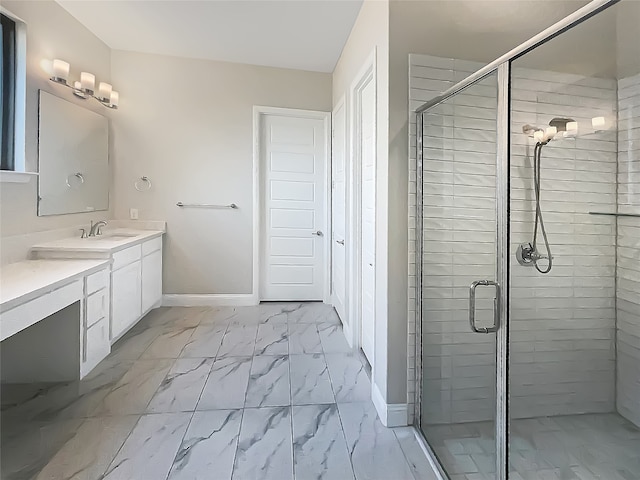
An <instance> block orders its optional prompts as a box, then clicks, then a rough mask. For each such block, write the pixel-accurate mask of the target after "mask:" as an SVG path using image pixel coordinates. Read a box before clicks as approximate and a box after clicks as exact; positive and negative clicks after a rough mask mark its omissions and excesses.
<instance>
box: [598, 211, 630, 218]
mask: <svg viewBox="0 0 640 480" xmlns="http://www.w3.org/2000/svg"><path fill="white" fill-rule="evenodd" d="M589 215H609V216H611V217H636V218H640V213H616V212H589Z"/></svg>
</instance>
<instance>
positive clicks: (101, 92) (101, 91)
mask: <svg viewBox="0 0 640 480" xmlns="http://www.w3.org/2000/svg"><path fill="white" fill-rule="evenodd" d="M111 89H112V87H111V84H110V83H107V82H100V85H99V86H98V98H99V99H100V100H104V101H106V102H108V101H109V100H110V99H111Z"/></svg>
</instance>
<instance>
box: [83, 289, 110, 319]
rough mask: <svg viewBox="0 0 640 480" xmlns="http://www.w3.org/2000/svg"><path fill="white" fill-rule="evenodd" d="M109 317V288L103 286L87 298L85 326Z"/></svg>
mask: <svg viewBox="0 0 640 480" xmlns="http://www.w3.org/2000/svg"><path fill="white" fill-rule="evenodd" d="M108 317H109V290H108V289H107V288H103V289H102V290H99V291H97V292H95V293H93V294H91V295H89V297H88V298H87V327H90V326H91V325H93V324H95V323H97V322H99V321H100V320H102V319H103V318H108Z"/></svg>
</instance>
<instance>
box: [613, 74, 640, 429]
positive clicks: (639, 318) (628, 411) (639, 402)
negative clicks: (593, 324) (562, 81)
mask: <svg viewBox="0 0 640 480" xmlns="http://www.w3.org/2000/svg"><path fill="white" fill-rule="evenodd" d="M618 106H619V111H618V211H619V212H620V213H634V214H640V74H639V75H635V76H632V77H629V78H624V79H621V80H619V81H618ZM616 272H617V282H616V297H617V302H616V307H617V326H618V332H617V343H618V345H617V347H618V348H617V354H618V357H617V378H618V382H617V407H618V411H619V412H620V414H622V415H623V416H624V417H626V418H627V419H628V420H630V421H632V422H633V423H635V424H636V425H638V426H639V427H640V219H639V218H634V217H618V265H617V269H616Z"/></svg>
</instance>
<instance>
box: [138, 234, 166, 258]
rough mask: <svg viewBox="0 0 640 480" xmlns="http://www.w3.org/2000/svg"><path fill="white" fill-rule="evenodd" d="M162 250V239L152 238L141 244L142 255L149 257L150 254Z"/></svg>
mask: <svg viewBox="0 0 640 480" xmlns="http://www.w3.org/2000/svg"><path fill="white" fill-rule="evenodd" d="M161 248H162V237H157V238H154V239H153V240H149V241H147V242H144V243H143V244H142V255H149V254H150V253H153V252H155V251H156V250H160V249H161Z"/></svg>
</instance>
